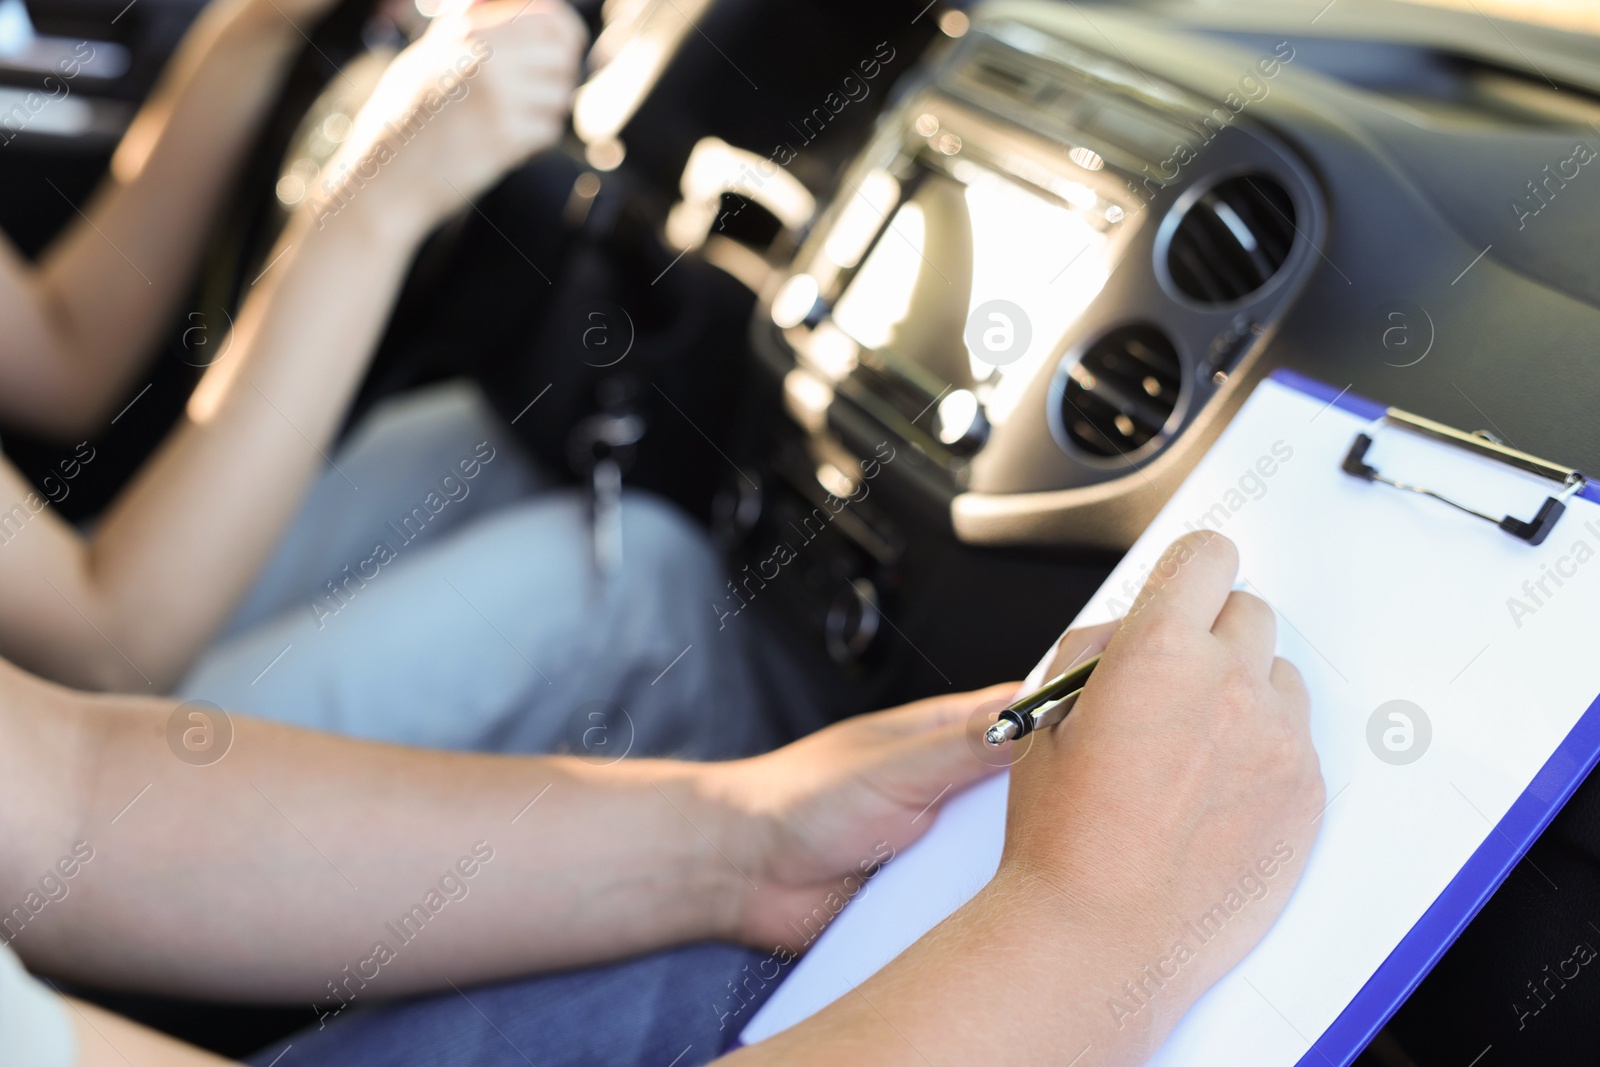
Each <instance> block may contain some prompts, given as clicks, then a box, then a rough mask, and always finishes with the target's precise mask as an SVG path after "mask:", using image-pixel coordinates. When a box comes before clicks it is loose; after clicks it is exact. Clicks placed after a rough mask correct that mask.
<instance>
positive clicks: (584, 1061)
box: [249, 943, 777, 1067]
mask: <svg viewBox="0 0 1600 1067" xmlns="http://www.w3.org/2000/svg"><path fill="white" fill-rule="evenodd" d="M764 962H765V963H770V959H769V956H768V954H765V953H759V952H754V951H751V950H749V949H743V948H739V947H737V946H734V945H725V944H713V943H705V944H698V945H689V946H686V947H683V948H676V949H669V950H666V951H664V952H658V953H655V954H653V955H649V956H642V957H639V958H638V959H633V960H628V961H626V962H623V963H615V964H610V965H607V966H604V967H594V968H590V969H588V970H582V971H568V972H565V973H562V974H553V975H546V976H543V977H539V978H527V979H522V980H519V981H513V982H503V983H500V984H498V985H488V986H472V987H467V988H463V989H462V990H461V991H460V992H449V993H441V994H436V995H433V996H429V997H422V998H418V999H415V1000H408V1001H401V1002H397V1003H393V1004H386V1005H380V1006H376V1007H370V1008H366V1009H363V1010H360V1011H351V1012H347V1013H346V1014H345V1015H344V1017H342V1018H340V1019H336V1020H333V1021H331V1022H329V1023H328V1024H327V1026H326V1028H325V1029H321V1030H318V1029H308V1030H305V1031H302V1032H301V1033H299V1034H296V1035H295V1036H294V1037H292V1038H290V1039H288V1040H286V1041H280V1042H278V1043H276V1044H274V1045H272V1046H270V1047H268V1048H266V1049H264V1050H262V1051H261V1052H259V1053H257V1054H256V1055H254V1056H252V1057H251V1058H250V1060H249V1062H250V1063H251V1064H253V1065H254V1067H268V1065H272V1067H528V1065H530V1064H531V1065H533V1067H596V1065H598V1067H696V1065H699V1064H704V1063H709V1062H710V1061H711V1060H714V1059H716V1058H717V1056H718V1055H720V1054H721V1053H722V1051H723V1050H724V1049H725V1048H727V1046H728V1045H729V1044H730V1043H731V1042H732V1041H733V1039H734V1038H735V1037H737V1036H738V1034H739V1031H740V1030H742V1029H744V1026H745V1024H746V1023H748V1022H749V1021H750V1017H751V1016H752V1015H753V1014H754V1013H755V1010H756V1008H757V1007H758V1006H759V1002H760V1001H761V1000H764V999H765V997H766V996H767V995H768V994H770V993H771V992H772V990H773V989H775V988H777V981H775V980H774V981H769V982H766V983H762V982H761V981H760V979H759V978H758V977H757V975H759V974H760V973H761V969H762V964H763V963H764ZM767 973H771V970H770V968H769V969H768V972H767ZM286 1049H287V1051H286Z"/></svg>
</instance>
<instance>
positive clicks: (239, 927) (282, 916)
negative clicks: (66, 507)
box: [0, 666, 1005, 1010]
mask: <svg viewBox="0 0 1600 1067" xmlns="http://www.w3.org/2000/svg"><path fill="white" fill-rule="evenodd" d="M1004 693H1005V690H1003V689H995V690H989V691H986V692H983V693H978V694H962V695H957V696H951V697H942V698H937V699H933V700H928V701H923V702H921V703H919V704H913V705H909V706H907V707H904V708H900V709H896V710H893V711H888V712H883V713H879V714H877V715H871V716H865V717H861V718H857V719H853V720H850V721H849V722H846V723H844V724H841V725H838V726H834V727H831V728H829V729H827V730H824V731H822V732H820V733H818V734H815V735H813V736H811V737H810V738H807V739H805V740H803V741H801V742H798V743H796V744H794V745H791V746H789V747H787V748H785V749H783V750H782V751H781V752H779V753H776V754H773V755H770V756H767V757H763V758H762V759H760V760H756V761H742V762H733V763H724V764H690V763H677V762H670V761H662V760H637V761H636V760H624V761H622V762H620V763H617V764H615V765H612V766H604V767H601V766H591V765H587V764H585V763H583V762H582V761H581V760H579V759H576V758H570V757H502V756H489V755H481V754H464V753H446V752H437V751H428V750H423V749H412V748H403V747H399V746H390V745H379V744H373V743H368V742H361V741H354V740H350V739H346V738H342V737H337V736H334V735H330V734H321V733H314V732H310V731H305V730H299V729H294V728H290V727H285V726H281V725H277V724H274V723H267V722H261V721H257V720H252V719H247V718H244V717H235V718H234V719H233V728H234V731H235V733H234V736H233V740H232V746H231V749H230V750H229V751H228V752H227V754H226V755H225V756H223V757H222V759H221V760H219V761H218V762H215V763H213V764H211V765H209V766H195V765H193V764H191V763H188V762H184V761H182V760H180V759H179V758H178V757H177V756H175V755H174V752H173V750H172V749H171V748H169V741H168V737H169V734H168V730H169V725H168V724H169V719H170V718H171V717H172V714H173V710H174V704H173V703H172V702H171V701H157V700H149V699H143V698H133V697H96V696H86V695H84V694H81V693H76V692H72V691H68V690H64V689H60V688H58V687H55V686H50V685H47V684H45V683H42V682H39V681H38V680H36V679H33V678H30V677H27V676H24V675H23V674H22V673H21V672H20V671H17V670H16V669H14V668H11V667H9V666H0V736H3V737H4V738H5V743H4V744H0V849H3V852H0V901H5V902H10V901H13V900H16V901H20V900H22V899H24V896H25V894H27V893H28V892H30V891H34V890H36V889H37V885H38V882H39V881H40V879H41V878H42V877H44V876H46V875H49V876H51V879H52V881H51V883H50V888H51V889H52V892H53V894H54V895H55V896H56V897H57V898H58V899H56V900H55V901H54V902H52V903H49V904H47V905H45V906H44V907H43V908H42V909H41V910H40V911H39V913H38V914H37V915H36V916H34V917H32V918H30V919H27V920H26V922H25V923H24V924H23V928H22V929H21V930H20V933H17V932H16V931H9V930H8V932H7V936H13V935H15V940H14V941H12V947H13V948H15V949H16V951H17V952H18V953H19V954H21V955H22V956H23V957H24V958H25V960H26V961H27V963H28V965H29V967H30V969H32V970H33V971H34V972H35V973H41V974H47V975H51V976H52V977H60V978H66V979H76V980H84V981H91V982H93V983H95V984H96V985H99V986H102V987H107V986H109V987H122V988H135V989H139V990H141V991H145V992H164V993H170V994H177V995H189V996H197V997H209V998H222V999H230V998H232V999H243V1000H258V1001H268V1002H277V1003H286V1002H314V1003H319V1004H320V1003H323V1002H324V1001H326V1002H327V1004H328V1006H329V1008H330V1010H331V1009H332V1008H336V1007H337V1006H338V1003H339V1001H338V1000H333V999H329V998H330V996H331V995H332V992H331V991H333V990H336V991H339V992H342V995H343V997H344V998H345V999H349V998H351V997H355V996H357V995H359V999H360V1000H362V1001H370V1000H375V999H380V998H392V997H396V996H400V995H402V994H407V993H414V992H418V991H422V990H436V989H447V988H448V985H447V982H455V983H456V984H457V985H465V984H467V983H469V982H481V981H486V980H491V979H496V978H502V977H509V976H513V975H521V974H527V973H530V972H536V971H545V970H555V969H559V968H563V967H568V966H573V965H579V964H588V963H596V962H600V961H604V960H610V959H616V958H621V957H626V956H631V955H634V954H637V953H641V952H646V951H650V950H652V949H656V948H660V947H663V946H666V945H671V944H675V943H680V942H688V941H694V940H700V939H704V938H728V939H743V940H746V941H751V942H754V943H756V944H761V945H767V946H771V945H772V944H774V943H775V942H776V940H777V939H778V938H779V937H780V936H783V935H784V934H785V932H786V931H787V929H788V927H787V925H786V924H787V923H789V922H794V923H795V924H796V926H797V927H798V926H799V924H801V923H803V922H805V921H806V920H807V919H808V918H809V917H810V916H812V915H813V913H815V912H816V911H817V909H819V908H820V907H821V906H822V905H823V902H824V900H825V898H826V896H827V894H828V893H830V892H849V891H850V887H851V886H852V885H853V886H854V887H855V888H857V889H859V887H860V882H861V878H862V877H863V873H864V872H865V871H869V870H872V869H874V868H875V866H876V865H877V864H878V863H879V862H880V861H882V860H883V859H884V858H885V857H886V856H888V855H892V852H893V850H898V849H901V848H904V847H905V845H906V844H907V843H908V842H909V841H911V840H912V839H913V838H915V837H916V836H917V835H918V834H919V833H920V832H921V831H923V830H924V829H926V827H927V826H928V824H929V823H930V822H931V821H932V809H930V808H929V805H930V804H933V803H934V802H936V801H937V800H939V799H940V797H941V796H944V795H949V794H950V793H951V792H954V791H958V790H959V789H960V788H961V787H962V786H963V785H965V784H966V783H968V782H970V781H972V780H974V779H975V778H977V777H980V776H982V775H984V774H987V773H990V772H991V771H992V768H991V767H988V766H986V765H985V764H983V763H982V762H981V761H979V760H977V759H975V758H974V757H973V755H972V754H971V753H970V751H969V750H968V748H967V747H966V745H965V743H964V741H963V736H964V731H965V728H966V722H967V720H968V719H969V717H970V715H971V713H972V711H973V710H974V709H975V708H976V707H977V705H978V704H979V703H980V702H981V701H982V700H984V699H986V698H999V697H1001V696H1003V695H1004ZM190 725H191V723H190V722H189V721H188V720H182V721H181V722H180V728H182V727H188V726H190ZM193 725H197V726H198V725H200V723H198V722H197V723H194V724H193ZM924 811H927V812H928V814H927V815H922V813H923V812H924ZM919 815H921V817H920V818H919ZM63 858H65V859H67V860H68V863H67V866H66V868H65V869H67V870H70V871H71V872H72V877H71V878H63V877H60V876H58V875H56V874H54V873H53V872H54V871H56V870H57V869H58V866H59V863H60V861H61V860H62V859H63ZM852 879H853V881H852ZM63 886H64V887H65V893H63V892H62V890H61V887H63ZM5 918H6V916H5V915H0V923H3V922H4V921H5ZM790 936H792V935H790ZM380 945H382V946H384V947H383V948H382V949H380V948H379V946H380ZM347 968H348V970H347ZM362 975H365V978H362V977H361V976H362ZM351 976H355V977H351ZM347 981H348V982H350V983H351V984H350V985H348V986H346V985H345V982H347ZM363 982H364V983H365V984H363ZM330 983H333V985H332V987H330Z"/></svg>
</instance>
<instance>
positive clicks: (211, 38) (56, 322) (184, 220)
mask: <svg viewBox="0 0 1600 1067" xmlns="http://www.w3.org/2000/svg"><path fill="white" fill-rule="evenodd" d="M305 28H307V29H309V27H305ZM303 44H304V38H303V37H302V36H301V35H300V32H299V30H297V29H296V28H295V26H294V25H293V24H291V23H290V22H288V21H287V19H286V18H285V17H284V16H282V15H281V14H279V13H278V11H277V10H275V8H274V6H273V5H272V4H270V3H264V2H261V0H219V2H218V3H214V4H212V5H211V6H210V7H208V8H206V9H205V10H204V11H202V13H201V14H200V16H199V18H198V19H197V20H196V21H195V24H194V26H193V28H192V29H191V31H190V32H189V34H188V35H187V36H186V37H185V38H184V41H183V44H182V45H181V47H180V48H179V50H178V52H177V54H176V55H175V56H174V58H173V60H172V62H171V64H170V65H169V66H168V68H167V70H166V71H165V72H164V74H163V76H162V78H161V81H160V83H159V84H158V85H157V87H156V89H155V91H154V92H153V93H152V94H151V97H150V99H149V101H148V102H147V103H146V104H145V106H144V107H143V108H142V109H141V110H140V112H139V114H138V116H137V117H136V118H135V120H134V122H133V125H132V126H131V127H130V129H129V131H128V134H127V136H126V137H125V138H124V139H123V142H122V144H121V146H120V147H119V149H118V151H117V154H116V156H115V158H114V160H113V164H112V170H111V175H110V176H109V178H108V179H107V181H106V182H105V184H104V185H103V186H102V187H101V189H100V190H99V192H98V193H97V194H96V196H95V197H94V198H93V199H92V200H91V201H90V202H89V203H87V204H81V205H78V206H79V207H81V208H82V209H83V212H84V214H85V215H86V216H87V218H79V217H78V216H77V215H73V216H72V225H69V226H68V228H67V229H66V231H65V232H64V234H63V235H62V237H61V238H59V239H58V240H57V241H56V242H55V243H54V244H53V245H52V246H50V247H49V248H48V249H46V251H45V253H44V255H43V256H42V257H41V259H40V261H39V264H38V266H37V267H36V268H32V269H31V270H30V269H29V268H27V267H26V266H25V265H23V264H21V263H20V262H19V261H17V260H15V259H14V257H11V256H7V257H5V260H6V261H5V263H4V267H5V269H4V270H3V271H0V311H3V312H4V315H3V317H4V319H5V321H6V322H7V332H8V334H9V336H8V338H7V339H6V347H7V349H8V350H9V351H7V353H6V360H5V363H6V364H7V366H8V368H9V369H10V370H11V371H12V373H8V374H4V375H0V377H3V379H4V381H5V384H6V389H5V391H4V392H3V393H0V410H3V412H4V414H5V415H6V417H7V418H8V419H11V420H12V421H14V422H16V423H26V424H29V425H32V426H34V427H36V428H39V429H41V430H44V431H46V432H58V433H78V432H88V431H89V430H91V429H97V428H99V427H100V426H102V425H103V423H104V420H105V419H106V418H108V417H109V416H110V414H111V412H110V410H109V409H110V406H111V405H112V404H114V403H116V401H117V400H118V398H120V397H121V396H122V395H123V394H124V393H125V391H126V390H127V389H128V388H129V386H130V385H131V384H132V383H133V377H134V375H135V374H137V373H138V370H139V367H140V366H141V361H142V359H143V357H144V356H146V355H147V354H148V353H149V351H150V349H151V347H152V346H153V345H154V344H155V342H156V340H157V339H158V337H159V335H160V333H161V331H162V330H163V329H166V328H167V327H168V325H169V324H170V323H171V321H172V319H173V315H174V312H175V311H176V310H177V302H178V301H179V300H180V299H181V297H182V294H183V293H184V292H185V291H186V290H187V289H188V288H189V286H190V285H192V284H193V277H192V270H193V265H194V263H195V261H196V257H197V255H198V253H199V250H200V245H201V242H202V241H203V240H204V239H205V236H206V234H207V233H208V232H209V230H210V227H211V226H212V224H213V223H214V221H215V219H216V215H217V210H218V208H219V207H220V205H221V203H222V201H223V197H224V196H225V194H226V193H227V191H228V190H229V189H230V188H232V187H233V182H234V178H235V177H236V175H237V174H238V169H239V163H240V161H241V159H242V157H243V156H244V154H245V151H246V149H247V148H248V147H249V145H250V144H251V142H252V141H253V139H254V137H255V134H256V131H257V130H258V128H259V126H260V123H261V120H262V118H263V117H264V116H265V114H266V112H267V109H268V108H269V107H270V106H271V105H272V102H273V101H274V100H276V99H277V95H278V89H279V86H280V84H281V81H282V76H283V73H284V72H285V71H286V70H287V67H288V63H289V61H290V60H291V59H292V58H293V57H294V55H295V52H296V50H297V49H298V48H300V47H302V46H303ZM61 84H62V85H63V86H64V87H65V91H66V92H69V93H70V92H73V91H78V89H79V86H78V85H76V84H74V83H73V82H71V81H70V80H62V81H61ZM36 195H38V196H41V197H47V198H49V197H55V196H56V195H57V194H56V193H53V192H51V191H50V189H49V188H46V187H41V188H40V190H39V191H38V192H37V194H36ZM90 220H93V221H92V222H91V221H90Z"/></svg>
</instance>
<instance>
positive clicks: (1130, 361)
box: [1060, 324, 1183, 458]
mask: <svg viewBox="0 0 1600 1067" xmlns="http://www.w3.org/2000/svg"><path fill="white" fill-rule="evenodd" d="M1182 376H1183V371H1182V364H1181V363H1180V362H1179V359H1178V352H1177V350H1176V349H1174V348H1173V347H1172V342H1171V341H1169V340H1168V339H1167V335H1166V334H1164V333H1162V332H1161V331H1160V330H1158V329H1156V328H1155V327H1154V326H1148V325H1144V324H1136V325H1132V326H1122V327H1119V328H1118V329H1115V330H1112V331H1111V332H1110V333H1108V334H1106V335H1105V336H1104V337H1102V338H1100V340H1098V341H1096V342H1095V343H1094V344H1092V345H1090V346H1089V348H1088V350H1087V351H1085V352H1084V353H1083V355H1082V356H1080V357H1078V360H1077V362H1076V363H1073V364H1071V365H1070V366H1068V367H1067V369H1066V375H1065V378H1064V381H1063V383H1062V388H1061V391H1060V396H1061V401H1060V403H1061V409H1060V416H1061V424H1060V425H1061V430H1062V432H1063V433H1064V435H1065V436H1066V438H1067V439H1068V440H1069V441H1071V442H1072V443H1073V444H1074V445H1076V446H1077V447H1078V448H1080V449H1082V450H1083V451H1085V452H1087V453H1089V454H1090V455H1093V456H1102V457H1105V458H1115V457H1118V456H1127V455H1129V454H1131V453H1133V452H1135V451H1137V450H1139V449H1141V448H1143V447H1144V446H1145V445H1146V444H1148V443H1149V442H1150V441H1151V439H1153V438H1155V437H1156V436H1157V435H1158V434H1160V433H1161V431H1162V429H1163V428H1164V427H1165V426H1166V425H1167V421H1168V420H1169V419H1170V418H1171V417H1172V411H1173V409H1174V408H1176V407H1177V406H1178V392H1179V389H1180V388H1181V386H1182V380H1183V377H1182Z"/></svg>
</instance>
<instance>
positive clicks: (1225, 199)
mask: <svg viewBox="0 0 1600 1067" xmlns="http://www.w3.org/2000/svg"><path fill="white" fill-rule="evenodd" d="M1294 227H1295V218H1294V200H1293V199H1292V198H1291V197H1290V196H1289V191H1288V190H1287V189H1285V188H1284V187H1283V186H1282V185H1280V184H1279V183H1278V182H1277V181H1276V180H1274V179H1272V178H1269V177H1267V176H1266V175H1265V174H1261V173H1251V174H1241V175H1239V176H1238V177H1236V178H1229V179H1228V180H1227V181H1224V182H1219V183H1218V184H1216V185H1214V186H1212V187H1211V188H1210V189H1209V190H1207V191H1206V193H1205V194H1204V195H1203V196H1201V197H1200V198H1199V199H1198V200H1196V201H1194V203H1192V204H1190V205H1189V207H1188V209H1187V210H1186V211H1185V212H1184V213H1183V217H1182V218H1181V219H1179V220H1178V224H1177V226H1176V227H1175V228H1174V229H1173V231H1172V237H1171V239H1170V240H1169V241H1168V242H1167V274H1168V275H1169V276H1170V277H1171V278H1172V283H1173V284H1174V285H1176V286H1177V287H1178V289H1179V291H1181V292H1182V293H1183V294H1184V295H1185V296H1188V297H1190V298H1191V299H1194V300H1198V301H1199V302H1200V303H1202V304H1231V303H1233V302H1234V301H1236V300H1242V299H1244V298H1245V297H1247V296H1249V295H1250V294H1251V293H1253V292H1255V291H1256V290H1258V289H1260V288H1261V287H1262V286H1264V285H1266V284H1267V282H1269V281H1271V280H1272V277H1273V276H1274V275H1275V274H1277V273H1278V271H1279V270H1280V269H1281V268H1282V267H1283V263H1284V260H1286V259H1288V258H1289V250H1290V249H1291V248H1292V247H1293V246H1294V234H1295V229H1294Z"/></svg>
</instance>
